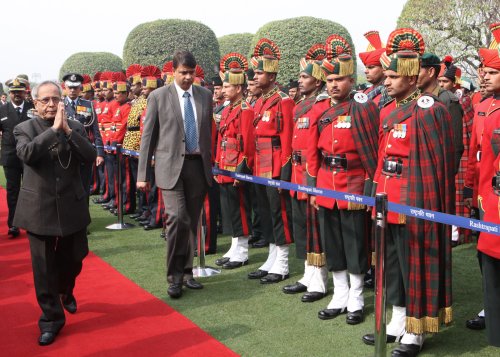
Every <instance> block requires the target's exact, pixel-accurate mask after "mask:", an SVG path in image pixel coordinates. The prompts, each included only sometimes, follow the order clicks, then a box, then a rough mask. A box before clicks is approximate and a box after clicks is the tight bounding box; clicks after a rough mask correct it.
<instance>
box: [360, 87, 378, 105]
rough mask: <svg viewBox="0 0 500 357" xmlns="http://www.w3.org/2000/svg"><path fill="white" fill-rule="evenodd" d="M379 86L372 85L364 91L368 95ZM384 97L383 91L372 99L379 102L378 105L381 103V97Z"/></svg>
mask: <svg viewBox="0 0 500 357" xmlns="http://www.w3.org/2000/svg"><path fill="white" fill-rule="evenodd" d="M377 87H378V86H371V87H369V88H366V89H365V91H364V92H363V93H365V94H366V95H368V94H369V93H370V92H371V91H373V90H375V88H377ZM381 98H382V93H379V94H377V95H376V96H375V97H373V98H372V101H373V102H374V103H375V104H377V107H378V105H379V103H380V99H381Z"/></svg>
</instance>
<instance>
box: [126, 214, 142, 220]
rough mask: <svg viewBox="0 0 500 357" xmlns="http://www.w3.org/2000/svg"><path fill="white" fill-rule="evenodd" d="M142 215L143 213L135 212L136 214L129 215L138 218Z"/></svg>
mask: <svg viewBox="0 0 500 357" xmlns="http://www.w3.org/2000/svg"><path fill="white" fill-rule="evenodd" d="M141 215H142V213H134V214H131V215H130V216H128V218H130V219H136V218H139V217H140V216H141Z"/></svg>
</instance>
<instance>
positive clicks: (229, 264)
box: [222, 259, 248, 269]
mask: <svg viewBox="0 0 500 357" xmlns="http://www.w3.org/2000/svg"><path fill="white" fill-rule="evenodd" d="M247 264H248V259H247V260H245V261H244V262H231V261H229V262H227V263H226V264H224V265H223V266H222V267H223V268H224V269H236V268H240V267H242V266H243V265H247Z"/></svg>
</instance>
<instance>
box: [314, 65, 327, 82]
mask: <svg viewBox="0 0 500 357" xmlns="http://www.w3.org/2000/svg"><path fill="white" fill-rule="evenodd" d="M312 76H313V77H314V78H316V79H318V80H320V81H323V82H326V77H325V72H323V70H322V69H321V67H320V66H319V65H318V64H316V63H312Z"/></svg>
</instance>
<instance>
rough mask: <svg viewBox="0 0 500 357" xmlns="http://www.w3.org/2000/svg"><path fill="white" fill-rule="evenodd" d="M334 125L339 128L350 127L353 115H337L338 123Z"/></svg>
mask: <svg viewBox="0 0 500 357" xmlns="http://www.w3.org/2000/svg"><path fill="white" fill-rule="evenodd" d="M333 127H334V128H339V129H349V128H350V127H351V117H350V116H349V115H339V116H338V117H337V124H335V125H334V126H333Z"/></svg>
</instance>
